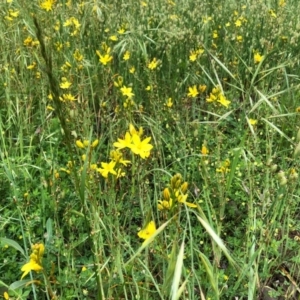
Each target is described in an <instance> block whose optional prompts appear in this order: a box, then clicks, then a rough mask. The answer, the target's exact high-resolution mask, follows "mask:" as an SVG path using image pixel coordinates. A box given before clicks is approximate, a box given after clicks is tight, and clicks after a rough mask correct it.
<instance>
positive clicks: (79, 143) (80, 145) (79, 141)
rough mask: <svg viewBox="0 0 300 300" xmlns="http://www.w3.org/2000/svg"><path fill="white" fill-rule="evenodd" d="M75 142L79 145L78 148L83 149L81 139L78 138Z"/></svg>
mask: <svg viewBox="0 0 300 300" xmlns="http://www.w3.org/2000/svg"><path fill="white" fill-rule="evenodd" d="M75 144H76V146H77V147H78V148H81V149H83V148H84V144H83V143H82V141H81V140H77V141H76V142H75Z"/></svg>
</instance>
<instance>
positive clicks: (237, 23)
mask: <svg viewBox="0 0 300 300" xmlns="http://www.w3.org/2000/svg"><path fill="white" fill-rule="evenodd" d="M234 24H235V26H236V27H241V26H242V22H241V20H240V19H237V20H236V21H235V23H234Z"/></svg>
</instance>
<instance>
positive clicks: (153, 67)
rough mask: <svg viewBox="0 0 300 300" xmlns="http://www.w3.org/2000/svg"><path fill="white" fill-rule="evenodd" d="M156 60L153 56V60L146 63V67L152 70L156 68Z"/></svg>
mask: <svg viewBox="0 0 300 300" xmlns="http://www.w3.org/2000/svg"><path fill="white" fill-rule="evenodd" d="M157 65H158V61H157V59H156V58H153V60H152V61H151V62H150V63H149V64H148V69H150V70H154V69H156V68H157Z"/></svg>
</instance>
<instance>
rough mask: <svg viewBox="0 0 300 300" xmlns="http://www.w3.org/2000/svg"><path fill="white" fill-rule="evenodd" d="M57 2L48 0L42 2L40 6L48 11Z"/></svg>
mask: <svg viewBox="0 0 300 300" xmlns="http://www.w3.org/2000/svg"><path fill="white" fill-rule="evenodd" d="M55 2H56V0H46V1H44V2H42V3H41V4H40V7H41V8H42V9H44V10H46V11H50V10H52V6H53V5H54V4H55Z"/></svg>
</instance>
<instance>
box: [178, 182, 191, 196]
mask: <svg viewBox="0 0 300 300" xmlns="http://www.w3.org/2000/svg"><path fill="white" fill-rule="evenodd" d="M188 185H189V184H188V183H187V182H186V181H185V182H184V183H183V184H182V185H181V187H180V189H181V192H182V193H184V194H185V193H186V191H187V188H188Z"/></svg>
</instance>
